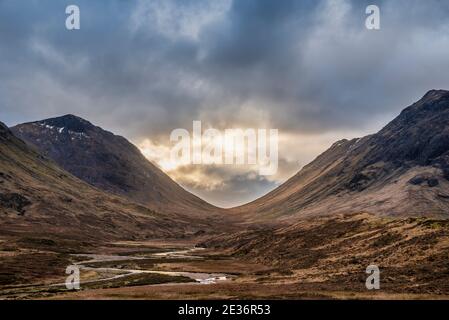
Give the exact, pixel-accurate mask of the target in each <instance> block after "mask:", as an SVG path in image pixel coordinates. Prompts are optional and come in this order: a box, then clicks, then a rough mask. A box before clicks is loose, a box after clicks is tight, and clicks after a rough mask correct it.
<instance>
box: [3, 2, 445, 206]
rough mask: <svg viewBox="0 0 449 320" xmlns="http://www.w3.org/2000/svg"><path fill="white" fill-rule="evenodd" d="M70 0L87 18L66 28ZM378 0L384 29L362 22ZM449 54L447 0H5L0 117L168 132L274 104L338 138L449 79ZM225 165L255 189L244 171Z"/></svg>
mask: <svg viewBox="0 0 449 320" xmlns="http://www.w3.org/2000/svg"><path fill="white" fill-rule="evenodd" d="M69 4H77V5H79V7H80V9H81V30H79V31H67V30H66V29H65V18H66V14H65V7H66V6H67V5H69ZM369 4H377V5H379V6H380V8H381V13H382V16H381V18H382V20H381V30H380V31H368V30H366V29H365V28H364V20H365V18H366V15H365V8H366V6H367V5H369ZM448 54H449V2H447V1H443V0H441V1H438V0H431V1H421V0H388V1H387V0H383V1H365V0H363V1H355V0H354V1H349V0H347V1H345V0H320V1H315V0H313V1H312V0H303V1H300V0H283V1H274V0H234V1H232V0H214V1H205V0H188V1H186V0H148V1H125V0H110V1H88V0H70V1H54V0H39V1H38V0H35V1H24V0H22V1H17V0H0V121H4V122H6V123H7V124H9V125H12V124H15V123H19V122H24V121H31V120H35V119H41V118H46V117H50V116H57V115H62V114H65V113H74V114H77V115H80V116H82V117H85V118H87V119H89V120H91V121H92V122H94V123H96V124H98V125H101V126H103V127H105V128H107V129H109V130H111V131H114V132H116V133H119V134H122V135H125V136H126V137H128V138H130V139H132V140H133V141H135V142H138V141H139V140H141V139H142V138H150V139H153V140H158V139H160V140H161V141H162V142H163V140H164V139H167V138H168V136H169V134H170V132H171V130H172V129H174V128H179V127H182V128H187V129H189V128H191V124H192V120H202V121H203V123H205V124H209V125H212V126H215V127H219V128H226V127H235V126H236V125H237V127H238V126H239V125H245V126H256V127H257V125H262V124H261V123H262V122H261V118H260V117H262V118H263V120H264V122H263V125H264V126H266V125H269V126H271V127H274V128H278V129H279V130H280V133H283V132H288V133H297V134H303V133H305V134H311V133H313V134H324V133H326V132H327V133H333V132H335V133H336V140H337V138H340V137H339V136H338V132H341V131H345V130H354V131H360V132H364V131H368V130H373V121H376V124H377V123H382V122H385V121H386V120H387V119H390V118H391V117H392V116H394V115H395V114H397V113H398V112H399V111H400V109H402V108H403V107H405V106H406V105H407V104H409V103H411V102H413V101H414V100H417V99H418V98H420V96H422V95H423V94H424V93H425V92H426V91H427V90H429V89H432V88H446V89H447V88H449V72H447V71H448V70H449V59H448V58H447V57H448ZM254 110H258V112H260V114H259V113H257V116H256V113H255V111H254ZM259 116H260V117H259ZM280 156H281V160H280V163H283V162H285V163H286V161H285V159H284V158H285V157H284V156H285V155H282V154H281V155H280ZM288 163H290V164H291V163H292V162H291V161H289V162H288ZM281 169H282V168H281ZM217 174H218V173H217ZM221 174H222V175H225V176H223V180H226V181H228V182H227V185H228V186H232V185H234V186H235V188H234V189H235V190H240V189H241V188H242V190H243V189H245V188H244V187H243V185H244V183H243V184H242V183H239V182H238V181H241V177H242V173H241V172H239V173H235V174H234V175H233V174H232V173H231V172H230V171H226V173H224V172H221ZM243 176H244V174H243ZM243 180H244V181H247V182H248V181H249V183H250V184H251V185H252V186H253V187H252V188H253V189H254V190H256V189H257V188H258V186H260V190H262V189H263V190H265V188H268V187H271V185H270V184H271V182H265V181H261V182H260V183H259V182H257V181H256V182H255V181H250V180H251V179H249V178H248V179H246V180H245V179H243ZM248 185H249V184H248ZM229 194H231V193H228V195H229ZM229 197H231V196H229Z"/></svg>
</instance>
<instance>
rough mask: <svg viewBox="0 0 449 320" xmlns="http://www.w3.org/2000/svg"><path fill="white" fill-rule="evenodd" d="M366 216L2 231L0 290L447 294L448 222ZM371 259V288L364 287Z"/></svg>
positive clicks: (84, 295) (120, 294)
mask: <svg viewBox="0 0 449 320" xmlns="http://www.w3.org/2000/svg"><path fill="white" fill-rule="evenodd" d="M373 219H374V218H373V217H370V216H367V215H355V216H348V217H339V218H338V219H335V218H334V219H330V218H326V219H323V221H321V222H320V223H316V221H315V223H304V222H303V223H302V224H300V225H299V226H296V227H294V228H293V229H292V227H289V229H288V231H287V230H284V229H274V230H264V231H247V232H241V233H239V234H235V235H229V236H227V237H223V236H222V237H218V238H216V239H204V238H203V239H191V240H185V239H181V240H152V241H122V242H113V243H108V244H103V245H102V246H99V247H93V246H89V244H87V243H84V244H78V245H73V244H71V245H68V246H65V247H64V246H58V243H57V242H56V240H52V239H36V238H20V239H6V238H5V239H2V241H1V242H0V259H1V261H2V263H1V264H0V299H449V289H448V283H449V282H448V280H449V268H448V261H449V260H447V254H448V250H447V249H448V248H449V241H448V234H449V233H448V230H449V227H448V224H447V223H446V222H441V221H439V222H438V221H431V220H422V219H417V220H414V219H405V220H400V219H393V220H386V221H384V220H379V219H377V218H376V219H375V220H373ZM387 226H388V229H386V227H387ZM343 227H344V228H343ZM314 228H319V231H318V230H314ZM343 229H344V230H345V231H344V232H341V230H343ZM399 235H400V236H399ZM259 241H260V242H262V243H260V242H259ZM217 243H219V245H218V244H217ZM367 243H368V244H369V246H368V247H366V246H365V245H366V244H367ZM262 244H263V245H267V246H268V247H264V246H263V245H262ZM200 246H206V247H207V248H201V247H200ZM271 250H273V251H271ZM380 259H383V260H382V261H383V262H382V261H381V260H380ZM371 260H376V261H377V262H379V263H380V268H381V289H380V290H375V291H369V290H367V289H366V287H365V280H366V277H367V276H368V275H367V274H366V273H365V268H366V266H365V264H366V263H367V262H368V261H371ZM381 262H382V263H381ZM410 263H411V264H410ZM68 265H76V266H78V267H79V268H80V274H81V290H78V291H68V290H67V289H66V288H65V285H64V282H65V279H66V277H67V275H66V274H65V269H66V267H67V266H68Z"/></svg>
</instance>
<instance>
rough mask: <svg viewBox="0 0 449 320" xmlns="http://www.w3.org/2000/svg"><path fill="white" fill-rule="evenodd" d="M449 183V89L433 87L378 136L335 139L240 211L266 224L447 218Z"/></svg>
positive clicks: (236, 211) (238, 211)
mask: <svg viewBox="0 0 449 320" xmlns="http://www.w3.org/2000/svg"><path fill="white" fill-rule="evenodd" d="M448 180H449V92H448V91H444V90H432V91H429V92H428V93H427V94H426V95H425V96H424V97H423V98H422V99H421V100H419V101H418V102H416V103H414V104H413V105H411V106H410V107H408V108H406V109H405V110H404V111H402V113H401V114H400V115H399V116H398V117H397V118H396V119H394V120H393V121H392V122H390V123H389V124H388V125H387V126H386V127H385V128H383V129H382V130H381V131H379V132H378V133H376V134H373V135H370V136H366V137H364V138H361V139H353V140H342V141H338V142H336V143H335V144H334V145H333V146H332V147H331V148H330V149H328V150H327V151H325V152H324V153H323V154H321V155H320V156H318V157H317V158H316V159H315V160H314V161H313V162H311V163H310V164H309V165H307V166H305V167H304V168H303V169H302V170H301V171H300V172H298V173H297V174H296V175H295V176H294V177H292V178H291V179H289V180H288V181H287V182H285V183H284V184H283V185H281V186H280V187H279V188H277V189H276V190H274V191H272V192H270V193H269V194H267V195H265V196H263V197H261V198H260V199H257V200H256V201H254V202H252V203H249V204H247V205H244V206H241V207H239V208H235V209H233V212H234V213H236V214H238V215H245V216H246V217H247V218H248V219H249V220H264V221H269V220H273V219H280V220H289V219H293V220H297V219H298V218H300V217H304V216H311V215H312V216H313V215H326V214H335V213H359V212H369V213H374V214H377V215H387V216H435V217H443V218H447V217H449V181H448Z"/></svg>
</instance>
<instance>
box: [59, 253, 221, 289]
mask: <svg viewBox="0 0 449 320" xmlns="http://www.w3.org/2000/svg"><path fill="white" fill-rule="evenodd" d="M200 250H203V249H202V248H192V249H186V250H179V251H168V252H159V253H153V254H152V255H151V256H150V257H136V256H117V255H99V254H74V256H77V257H85V258H88V260H83V261H79V262H77V263H75V264H74V265H77V266H78V267H79V268H80V271H83V270H84V271H95V272H99V273H117V274H116V275H114V276H111V277H108V278H102V279H95V280H87V281H83V283H84V284H87V283H97V282H104V281H111V280H114V279H119V278H124V277H128V276H130V275H134V274H144V273H153V274H163V275H169V276H183V277H188V278H190V279H192V280H193V281H195V282H196V283H198V284H214V283H217V282H221V281H226V280H228V279H229V276H228V275H226V274H223V273H203V272H187V271H185V272H184V271H160V270H143V269H121V268H109V267H106V268H105V267H92V266H91V267H87V266H86V264H92V263H100V262H120V261H129V260H144V259H148V258H151V257H153V258H167V259H169V258H176V259H198V260H201V259H203V257H200V256H196V255H194V253H195V252H197V251H200ZM168 284H169V285H179V284H180V283H167V285H168ZM58 285H61V284H58Z"/></svg>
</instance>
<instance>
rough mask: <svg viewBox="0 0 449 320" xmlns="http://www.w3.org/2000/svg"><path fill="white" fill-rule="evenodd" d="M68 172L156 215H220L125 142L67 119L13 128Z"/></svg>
mask: <svg viewBox="0 0 449 320" xmlns="http://www.w3.org/2000/svg"><path fill="white" fill-rule="evenodd" d="M12 131H13V132H14V134H15V135H16V136H18V137H19V138H21V139H23V140H24V141H26V142H27V143H29V144H31V145H33V146H35V147H37V148H38V150H40V152H41V153H43V154H44V155H46V156H48V157H50V158H51V159H53V160H54V161H55V162H56V163H57V164H58V165H60V166H61V167H62V168H63V169H65V170H67V171H68V172H70V173H72V174H73V175H75V176H76V177H78V178H80V179H81V180H83V181H85V182H87V183H89V184H91V185H93V186H95V187H97V188H99V189H101V190H104V191H107V192H111V193H115V194H118V195H123V196H126V197H128V198H129V199H132V200H134V201H136V202H138V203H141V204H144V205H146V206H148V207H150V208H151V209H154V210H164V211H172V212H177V213H190V214H192V215H196V214H202V215H205V214H209V215H210V214H211V213H212V212H218V211H220V210H219V209H218V208H216V207H214V206H212V205H210V204H208V203H206V202H205V201H203V200H201V199H200V198H198V197H196V196H194V195H192V194H190V193H189V192H187V191H186V190H184V189H183V188H182V187H181V186H179V185H178V184H177V183H175V182H174V181H173V180H172V179H170V177H168V176H167V175H166V174H165V173H163V172H162V171H161V170H160V169H158V168H157V167H156V166H154V165H153V164H152V163H150V162H149V161H148V160H147V159H146V158H145V157H144V156H143V155H142V154H141V152H140V151H139V150H138V149H137V148H136V147H135V146H134V145H132V144H131V143H130V142H128V141H127V140H126V139H125V138H123V137H120V136H116V135H114V134H112V133H111V132H108V131H105V130H103V129H101V128H100V127H97V126H94V125H93V124H91V123H90V122H88V121H86V120H84V119H81V118H79V117H76V116H73V115H66V116H62V117H58V118H52V119H47V120H42V121H37V122H31V123H25V124H21V125H18V126H15V127H13V128H12Z"/></svg>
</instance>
